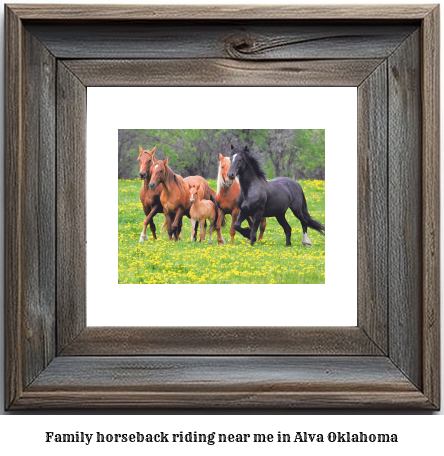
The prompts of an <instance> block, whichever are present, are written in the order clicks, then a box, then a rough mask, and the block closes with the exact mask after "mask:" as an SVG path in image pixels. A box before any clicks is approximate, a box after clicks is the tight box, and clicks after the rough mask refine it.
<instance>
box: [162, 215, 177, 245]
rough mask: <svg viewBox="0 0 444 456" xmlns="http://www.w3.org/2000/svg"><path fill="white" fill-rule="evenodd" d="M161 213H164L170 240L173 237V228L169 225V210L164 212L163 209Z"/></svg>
mask: <svg viewBox="0 0 444 456" xmlns="http://www.w3.org/2000/svg"><path fill="white" fill-rule="evenodd" d="M163 213H164V214H165V221H166V226H167V231H168V238H169V240H170V241H171V239H172V237H173V234H174V232H173V229H172V227H171V215H170V213H169V212H166V211H165V210H164V211H163Z"/></svg>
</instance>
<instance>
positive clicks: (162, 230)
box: [160, 218, 168, 233]
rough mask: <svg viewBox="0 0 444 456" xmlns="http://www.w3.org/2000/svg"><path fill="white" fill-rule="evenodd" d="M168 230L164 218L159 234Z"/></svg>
mask: <svg viewBox="0 0 444 456" xmlns="http://www.w3.org/2000/svg"><path fill="white" fill-rule="evenodd" d="M167 229H168V223H167V221H166V218H165V221H164V222H163V225H162V226H161V227H160V232H161V233H165V231H167Z"/></svg>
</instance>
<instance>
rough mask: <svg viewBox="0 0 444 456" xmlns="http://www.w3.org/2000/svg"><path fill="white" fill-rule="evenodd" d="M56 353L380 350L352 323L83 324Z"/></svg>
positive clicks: (370, 352) (340, 352)
mask: <svg viewBox="0 0 444 456" xmlns="http://www.w3.org/2000/svg"><path fill="white" fill-rule="evenodd" d="M61 355H62V356H69V355H76V356H110V355H119V356H135V355H139V356H140V355H217V356H220V355H381V351H380V350H379V348H378V347H377V346H376V345H375V343H374V342H373V341H372V340H371V339H370V338H369V337H368V336H367V335H366V334H365V333H364V332H363V331H362V330H361V329H360V328H357V327H351V328H341V327H337V328H334V327H333V328H321V327H317V328H308V327H307V328H296V327H289V328H284V327H268V328H254V327H250V328H240V327H225V328H223V327H220V328H217V327H214V328H204V327H202V328H190V327H179V328H178V327H173V328H168V327H161V328H155V327H152V328H149V327H146V328H131V327H102V328H100V327H87V328H86V329H85V330H84V331H83V332H82V333H81V334H80V335H79V336H78V337H77V338H76V339H75V340H74V341H73V342H72V344H70V345H69V346H68V347H66V348H65V350H64V351H63V352H62V353H61Z"/></svg>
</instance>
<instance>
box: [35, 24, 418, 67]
mask: <svg viewBox="0 0 444 456" xmlns="http://www.w3.org/2000/svg"><path fill="white" fill-rule="evenodd" d="M415 28H417V25H413V24H399V25H398V24H397V25H393V24H391V25H384V24H383V23H381V24H379V26H378V27H377V28H376V27H375V26H374V25H371V24H368V23H362V24H359V25H357V24H345V23H336V24H322V23H321V24H320V23H309V24H307V23H306V22H300V21H299V22H298V21H288V22H284V23H283V22H282V21H279V22H276V21H274V22H273V21H254V22H251V21H250V22H248V21H234V20H232V21H226V22H221V21H214V22H211V21H205V22H202V21H186V22H184V21H158V22H145V23H143V22H137V23H130V24H128V23H127V22H117V23H108V22H105V23H97V22H93V23H85V22H82V23H72V24H70V23H68V24H67V23H65V22H64V23H63V24H59V23H52V24H50V25H48V24H47V23H44V24H40V23H35V24H32V23H31V24H29V25H28V29H29V30H30V31H31V33H33V34H34V35H35V36H36V37H38V39H39V40H40V41H42V43H44V44H45V46H46V47H47V48H48V49H49V51H50V52H51V53H52V54H54V55H55V56H56V57H57V58H62V59H63V58H69V59H73V58H77V59H104V58H107V59H127V60H128V59H204V58H211V59H227V58H229V59H232V60H261V61H263V60H284V59H291V60H301V59H329V60H332V59H342V60H344V59H359V58H365V59H369V58H375V59H377V58H387V56H389V55H390V54H391V53H392V52H393V51H394V50H395V49H396V48H397V47H398V46H399V45H400V44H401V43H402V41H404V40H405V39H406V38H407V37H408V35H410V34H411V33H413V31H414V30H415ZM202 37H205V39H202Z"/></svg>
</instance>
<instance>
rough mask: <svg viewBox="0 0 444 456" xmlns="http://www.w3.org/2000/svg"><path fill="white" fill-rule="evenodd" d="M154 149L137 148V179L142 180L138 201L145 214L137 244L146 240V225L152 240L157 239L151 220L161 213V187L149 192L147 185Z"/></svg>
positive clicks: (154, 226) (153, 159)
mask: <svg viewBox="0 0 444 456" xmlns="http://www.w3.org/2000/svg"><path fill="white" fill-rule="evenodd" d="M155 152H156V147H154V149H153V150H150V151H148V150H143V149H142V146H139V157H138V158H137V160H138V161H139V178H140V179H143V184H142V190H141V191H140V201H142V205H143V211H144V212H145V216H146V217H145V220H144V222H143V230H142V234H141V235H140V240H139V242H144V241H145V239H147V238H148V236H147V234H146V229H147V227H148V224H149V225H150V228H151V233H152V234H153V238H154V239H157V236H156V225H155V224H154V221H153V218H154V216H155V215H156V214H160V213H162V212H163V207H162V204H161V202H160V194H161V193H162V185H159V186H158V187H157V188H156V189H155V190H151V189H150V188H149V187H148V184H149V182H150V179H151V169H152V166H153V163H154V161H155V160H156V159H155V158H154V153H155Z"/></svg>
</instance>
